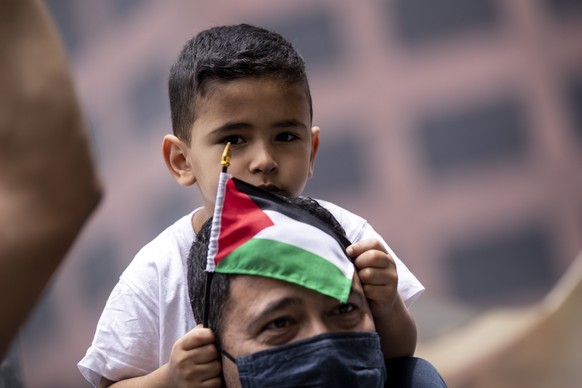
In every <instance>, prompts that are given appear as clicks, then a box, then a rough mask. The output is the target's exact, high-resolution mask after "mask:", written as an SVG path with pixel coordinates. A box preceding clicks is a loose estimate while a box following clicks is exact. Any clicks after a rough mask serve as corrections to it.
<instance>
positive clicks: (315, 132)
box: [309, 127, 319, 178]
mask: <svg viewBox="0 0 582 388" xmlns="http://www.w3.org/2000/svg"><path fill="white" fill-rule="evenodd" d="M318 149H319V127H311V156H310V157H309V178H311V177H312V176H313V171H314V168H315V156H316V155H317V150H318Z"/></svg>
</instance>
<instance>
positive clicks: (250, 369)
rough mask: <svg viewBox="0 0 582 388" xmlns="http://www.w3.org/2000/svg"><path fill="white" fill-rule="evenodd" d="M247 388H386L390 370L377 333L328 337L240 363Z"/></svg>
mask: <svg viewBox="0 0 582 388" xmlns="http://www.w3.org/2000/svg"><path fill="white" fill-rule="evenodd" d="M223 353H224V354H225V355H226V356H227V357H228V358H229V359H231V360H233V361H234V362H235V363H236V366H237V368H238V374H239V378H240V382H241V386H242V387H243V388H250V387H269V388H283V387H366V388H374V387H384V383H385V382H386V367H385V365H384V357H383V355H382V351H381V349H380V338H379V337H378V334H376V333H369V332H343V333H325V334H320V335H317V336H315V337H311V338H308V339H306V340H302V341H297V342H293V343H290V344H287V345H283V346H280V347H277V348H274V349H268V350H263V351H260V352H257V353H253V354H250V355H248V356H241V357H238V358H236V360H235V359H234V358H233V357H232V356H230V355H229V354H228V353H226V352H224V351H223Z"/></svg>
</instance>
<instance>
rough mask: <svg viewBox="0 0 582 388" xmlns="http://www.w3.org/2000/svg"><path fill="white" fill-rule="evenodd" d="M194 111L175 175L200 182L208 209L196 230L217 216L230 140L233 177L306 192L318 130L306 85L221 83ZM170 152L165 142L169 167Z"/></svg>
mask: <svg viewBox="0 0 582 388" xmlns="http://www.w3.org/2000/svg"><path fill="white" fill-rule="evenodd" d="M195 109H196V112H197V115H196V120H195V122H194V125H193V126H192V131H191V141H190V144H189V145H187V144H185V143H183V142H181V144H180V146H179V148H180V151H179V152H180V153H182V154H183V163H182V166H183V168H182V171H181V172H180V173H179V174H177V173H176V171H173V172H172V173H173V174H174V176H175V177H176V179H177V180H178V182H179V183H180V184H183V185H190V184H193V183H195V182H197V183H198V186H199V189H200V193H201V195H202V199H203V201H204V210H203V211H202V212H199V213H201V214H200V215H199V216H198V221H195V222H194V224H195V225H194V226H195V229H198V228H197V226H198V227H199V226H200V225H201V223H202V222H203V221H204V220H206V219H208V218H209V217H210V216H211V215H212V210H213V208H214V201H215V197H216V189H217V184H218V183H217V182H218V176H219V172H220V170H221V165H220V160H221V156H222V152H223V150H224V147H225V145H226V143H227V142H230V143H231V150H232V158H231V164H230V166H229V167H228V172H229V173H230V174H232V175H233V176H235V177H237V178H239V179H241V180H244V181H246V182H248V183H250V184H253V185H255V186H259V187H262V188H264V189H267V190H272V191H276V192H279V193H281V194H284V195H288V196H297V195H299V194H301V193H302V191H303V189H304V187H305V184H306V183H307V179H308V178H309V177H311V175H312V174H313V165H314V160H315V154H316V152H317V145H318V141H319V137H318V135H319V129H318V128H311V120H310V111H309V102H308V99H307V96H306V94H305V91H304V89H303V87H302V86H301V85H296V84H288V83H285V82H282V81H280V80H276V79H273V78H268V77H260V78H257V77H252V78H243V79H239V80H234V81H228V82H220V81H216V82H214V83H211V84H209V85H208V90H207V93H206V95H205V96H204V97H199V98H198V100H197V103H196V107H195ZM168 137H171V136H170V135H168V136H167V137H166V138H168ZM176 140H177V139H175V140H174V141H176ZM166 148H167V147H166V139H164V156H165V158H166V163H167V164H168V167H170V165H169V161H168V159H171V157H168V155H167V153H168V152H167V151H166ZM178 175H180V177H178Z"/></svg>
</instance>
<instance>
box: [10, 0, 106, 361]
mask: <svg viewBox="0 0 582 388" xmlns="http://www.w3.org/2000/svg"><path fill="white" fill-rule="evenodd" d="M0 52H1V53H2V60H1V61H0V308H1V310H2V319H0V359H1V358H2V357H3V356H4V354H5V352H6V350H7V348H8V346H9V345H10V343H11V341H12V339H13V338H14V336H15V335H16V333H17V331H18V329H19V328H20V326H21V325H22V323H23V322H24V321H25V319H26V318H27V316H28V314H29V313H30V311H31V310H32V308H33V307H34V305H35V304H36V301H37V299H38V297H39V296H40V294H41V293H42V291H43V289H44V287H45V286H46V284H47V282H48V281H49V279H50V278H51V276H52V274H53V273H54V271H55V270H56V269H57V267H58V265H59V264H60V263H61V261H62V260H63V258H64V257H65V255H66V253H67V251H68V249H69V248H70V246H71V245H72V243H73V241H74V239H75V237H76V236H77V234H78V233H79V231H80V230H81V228H82V226H83V225H84V223H85V222H86V221H87V219H88V217H89V215H90V214H91V213H92V212H93V210H94V209H95V207H96V206H97V204H98V202H99V199H100V198H101V186H100V183H99V179H98V177H97V172H96V169H95V167H94V164H93V160H92V156H91V152H90V149H89V145H88V141H87V134H86V130H85V125H84V122H83V118H82V115H81V112H80V109H79V106H78V101H77V98H76V96H75V93H74V88H73V83H72V80H71V77H70V72H69V68H68V65H67V61H66V56H65V52H64V49H63V47H62V45H61V42H60V40H59V39H58V36H57V34H56V31H55V28H54V26H53V25H52V23H51V20H50V18H49V16H48V13H47V12H46V10H45V8H44V7H43V5H42V2H41V1H34V0H5V1H2V2H0Z"/></svg>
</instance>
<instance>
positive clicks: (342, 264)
mask: <svg viewBox="0 0 582 388" xmlns="http://www.w3.org/2000/svg"><path fill="white" fill-rule="evenodd" d="M265 213H266V214H267V215H268V216H269V218H271V220H272V221H273V223H274V224H275V225H272V226H269V227H268V228H265V229H263V230H261V231H260V232H259V233H257V234H256V235H255V238H265V239H270V240H276V241H281V242H284V243H287V244H291V245H296V246H298V247H301V248H303V249H305V250H308V251H311V252H313V253H314V254H316V255H318V256H321V257H322V258H324V259H325V260H327V261H329V262H331V263H333V264H335V265H336V267H338V268H339V269H340V271H341V272H342V273H343V274H344V276H345V277H347V278H349V279H351V278H352V277H353V274H354V265H353V263H352V262H351V260H350V259H349V258H348V257H347V256H346V254H345V251H344V248H343V247H342V246H341V245H340V244H339V243H338V242H337V241H336V240H335V239H334V238H333V237H332V236H330V235H329V234H328V233H326V232H324V231H322V230H321V229H319V228H316V227H314V226H312V225H309V224H305V223H303V222H299V221H296V220H295V219H293V218H291V217H288V216H286V215H284V214H282V213H279V212H276V211H272V210H265Z"/></svg>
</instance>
